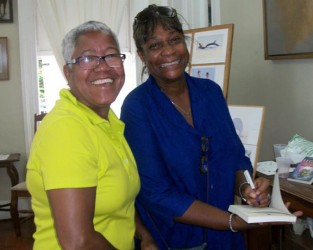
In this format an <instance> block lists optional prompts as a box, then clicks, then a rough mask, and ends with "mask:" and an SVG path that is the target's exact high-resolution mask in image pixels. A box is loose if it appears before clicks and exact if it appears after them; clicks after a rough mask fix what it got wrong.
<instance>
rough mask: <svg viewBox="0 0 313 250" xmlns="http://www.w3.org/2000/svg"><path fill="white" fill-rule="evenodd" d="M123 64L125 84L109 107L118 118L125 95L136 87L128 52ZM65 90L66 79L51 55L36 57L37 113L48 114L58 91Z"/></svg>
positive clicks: (131, 57) (133, 65) (133, 68)
mask: <svg viewBox="0 0 313 250" xmlns="http://www.w3.org/2000/svg"><path fill="white" fill-rule="evenodd" d="M122 53H124V54H126V60H125V62H124V69H125V75H126V78H125V83H124V86H123V88H122V90H121V92H120V94H119V95H118V97H117V99H116V100H115V102H114V103H113V104H112V105H111V108H112V109H113V110H114V112H115V114H116V115H117V116H118V117H119V116H120V109H121V105H122V103H123V101H124V98H125V97H126V95H127V94H128V93H129V92H130V91H131V90H132V89H133V88H135V87H136V76H135V73H134V72H135V71H136V69H135V64H134V61H135V60H134V56H132V55H131V54H130V53H128V52H122ZM62 88H67V82H66V79H65V78H64V76H63V72H61V71H60V69H59V67H58V64H57V62H56V60H55V57H54V56H53V55H41V56H38V95H39V96H38V100H39V102H38V103H39V111H40V112H41V111H44V112H49V111H50V110H51V109H52V108H53V106H54V104H55V101H56V100H58V99H59V91H60V90H61V89H62Z"/></svg>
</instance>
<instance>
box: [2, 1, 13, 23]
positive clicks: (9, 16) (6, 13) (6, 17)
mask: <svg viewBox="0 0 313 250" xmlns="http://www.w3.org/2000/svg"><path fill="white" fill-rule="evenodd" d="M12 1H13V0H2V1H0V23H13V4H12Z"/></svg>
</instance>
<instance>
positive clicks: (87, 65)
mask: <svg viewBox="0 0 313 250" xmlns="http://www.w3.org/2000/svg"><path fill="white" fill-rule="evenodd" d="M125 58H126V55H125V54H118V53H117V54H109V55H105V56H79V57H77V58H75V59H73V60H72V61H71V62H68V63H66V64H67V65H69V64H78V65H79V67H80V68H81V69H94V68H96V67H97V66H98V65H99V64H100V60H103V61H105V63H106V64H107V65H108V66H109V67H111V68H119V67H122V65H123V62H124V60H125Z"/></svg>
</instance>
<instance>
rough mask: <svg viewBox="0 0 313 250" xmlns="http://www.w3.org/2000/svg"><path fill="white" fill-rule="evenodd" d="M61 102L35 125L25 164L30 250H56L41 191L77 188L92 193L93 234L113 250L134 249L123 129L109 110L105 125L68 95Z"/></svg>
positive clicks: (132, 188)
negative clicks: (32, 230)
mask: <svg viewBox="0 0 313 250" xmlns="http://www.w3.org/2000/svg"><path fill="white" fill-rule="evenodd" d="M60 97H61V98H60V100H59V101H57V103H56V105H55V107H54V108H53V110H52V111H50V112H49V113H48V114H47V115H46V117H45V118H44V120H43V122H42V123H41V124H40V125H39V128H38V130H37V133H36V135H35V137H34V140H33V142H32V146H31V152H30V157H29V161H28V164H27V177H26V180H27V186H28V188H29V191H30V193H31V195H32V208H33V210H34V213H35V224H36V232H35V233H34V239H35V242H34V248H33V249H34V250H36V249H39V250H42V249H45V250H48V249H51V250H56V249H61V248H60V245H59V243H58V239H57V236H56V231H55V228H54V226H53V218H52V215H51V210H50V206H49V201H48V198H47V193H46V191H47V190H51V189H62V188H82V187H97V191H96V201H95V202H96V205H95V216H94V221H93V222H94V227H95V230H96V231H98V232H99V233H101V234H102V235H103V236H104V237H105V238H106V239H108V240H109V241H110V242H111V244H113V245H114V246H115V247H116V248H117V249H125V250H129V249H133V248H134V234H135V222H134V217H135V208H134V201H135V197H136V195H137V194H138V192H139V186H140V182H139V176H138V172H137V168H136V164H135V160H134V157H133V155H132V153H131V151H130V148H129V146H128V144H127V142H126V140H125V138H124V136H123V132H124V123H123V122H121V121H120V120H119V119H118V118H117V117H116V116H115V114H114V113H113V111H112V110H110V112H109V119H108V120H105V119H102V118H101V117H99V116H98V115H97V114H96V113H95V112H94V111H92V110H91V109H89V108H88V107H87V106H85V105H83V104H82V103H80V102H78V101H77V100H76V98H75V97H74V96H73V95H72V94H71V92H70V91H69V90H65V89H63V90H61V92H60ZM69 223H70V222H69Z"/></svg>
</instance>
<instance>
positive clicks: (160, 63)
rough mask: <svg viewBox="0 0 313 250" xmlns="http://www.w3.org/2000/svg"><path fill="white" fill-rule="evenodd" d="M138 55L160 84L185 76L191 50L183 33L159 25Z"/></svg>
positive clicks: (178, 79) (179, 79)
mask: <svg viewBox="0 0 313 250" xmlns="http://www.w3.org/2000/svg"><path fill="white" fill-rule="evenodd" d="M138 55H139V57H140V58H141V60H142V61H143V62H144V63H145V64H146V66H147V68H148V70H149V73H150V74H151V75H152V76H153V77H154V78H155V79H156V81H157V82H158V84H161V85H163V84H167V83H169V82H174V81H181V79H182V78H184V71H185V68H186V66H187V64H188V61H189V52H188V49H187V46H186V43H185V38H184V35H183V34H181V33H179V32H177V31H175V30H165V29H164V28H163V27H162V26H161V25H158V26H156V28H155V30H154V32H153V35H152V36H150V37H149V38H148V39H147V42H146V43H145V44H144V45H143V47H142V51H138Z"/></svg>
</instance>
